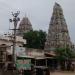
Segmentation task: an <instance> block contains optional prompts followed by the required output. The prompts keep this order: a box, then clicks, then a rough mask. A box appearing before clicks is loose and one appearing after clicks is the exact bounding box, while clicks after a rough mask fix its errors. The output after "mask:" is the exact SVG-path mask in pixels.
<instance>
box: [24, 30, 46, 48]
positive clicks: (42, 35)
mask: <svg viewBox="0 0 75 75" xmlns="http://www.w3.org/2000/svg"><path fill="white" fill-rule="evenodd" d="M23 38H24V39H26V41H27V44H26V45H24V46H25V47H27V48H36V49H44V45H45V41H46V32H44V31H42V30H39V31H29V32H27V33H24V37H23Z"/></svg>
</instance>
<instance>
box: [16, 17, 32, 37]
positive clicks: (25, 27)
mask: <svg viewBox="0 0 75 75" xmlns="http://www.w3.org/2000/svg"><path fill="white" fill-rule="evenodd" d="M30 30H33V29H32V24H31V22H30V20H29V19H28V17H24V18H23V19H22V20H21V22H20V24H19V27H18V31H17V35H18V36H23V33H26V32H28V31H30Z"/></svg>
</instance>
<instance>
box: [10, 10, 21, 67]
mask: <svg viewBox="0 0 75 75" xmlns="http://www.w3.org/2000/svg"><path fill="white" fill-rule="evenodd" d="M19 14H20V11H17V12H16V13H13V12H12V16H13V19H9V20H10V22H13V24H14V28H13V29H11V30H13V35H12V36H13V53H12V57H13V60H12V62H13V67H15V63H16V62H15V58H16V56H15V47H16V30H17V29H16V28H17V24H18V21H20V18H19V17H18V15H19Z"/></svg>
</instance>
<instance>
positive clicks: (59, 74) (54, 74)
mask: <svg viewBox="0 0 75 75" xmlns="http://www.w3.org/2000/svg"><path fill="white" fill-rule="evenodd" d="M50 75H75V72H51V73H50Z"/></svg>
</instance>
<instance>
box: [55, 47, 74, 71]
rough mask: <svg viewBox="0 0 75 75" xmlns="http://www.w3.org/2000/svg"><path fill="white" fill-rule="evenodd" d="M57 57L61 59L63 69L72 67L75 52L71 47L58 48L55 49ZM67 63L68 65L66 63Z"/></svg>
mask: <svg viewBox="0 0 75 75" xmlns="http://www.w3.org/2000/svg"><path fill="white" fill-rule="evenodd" d="M55 53H56V59H57V60H58V61H59V64H60V65H61V69H63V70H64V69H67V70H70V69H71V63H72V59H73V58H75V52H74V51H73V50H71V49H70V48H68V47H67V48H57V49H56V50H55ZM65 63H66V65H65Z"/></svg>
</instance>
